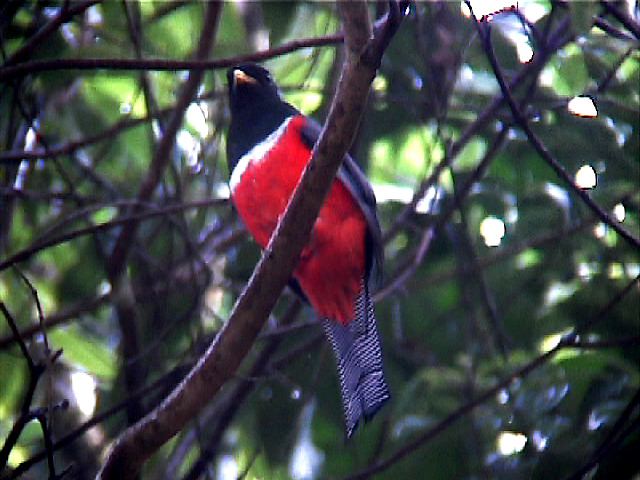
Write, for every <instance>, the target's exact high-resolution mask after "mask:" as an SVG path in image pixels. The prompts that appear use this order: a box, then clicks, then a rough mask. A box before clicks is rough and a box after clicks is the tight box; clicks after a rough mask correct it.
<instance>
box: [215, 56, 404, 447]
mask: <svg viewBox="0 0 640 480" xmlns="http://www.w3.org/2000/svg"><path fill="white" fill-rule="evenodd" d="M227 82H228V95H229V109H230V112H231V121H230V125H229V130H228V135H227V144H226V150H227V161H228V165H229V172H230V178H229V189H230V194H231V200H232V203H233V205H234V207H235V209H236V211H237V212H238V214H239V216H240V218H241V220H242V222H243V223H244V225H245V227H246V228H247V230H248V231H249V233H250V234H251V235H252V237H253V238H254V240H255V241H256V242H257V243H258V244H259V245H260V246H261V247H262V248H263V249H264V248H266V246H267V244H268V243H269V240H270V238H271V234H272V233H273V231H274V230H275V228H276V226H277V224H278V220H279V218H280V217H281V216H282V215H283V214H284V212H285V210H286V207H287V205H288V203H289V199H290V198H291V196H292V195H293V192H294V190H295V188H296V186H297V184H298V181H299V180H300V177H301V175H302V173H303V171H304V168H305V166H306V165H307V164H308V163H309V161H310V159H311V154H312V150H313V146H314V144H315V143H316V141H317V139H318V137H319V135H320V131H321V127H320V125H319V124H318V123H317V122H316V121H314V120H313V119H311V118H309V117H307V116H305V115H303V114H302V113H301V112H300V111H299V110H297V109H296V108H295V107H293V106H292V105H290V104H289V103H287V102H286V101H285V100H284V99H283V97H282V95H281V92H280V90H279V88H278V86H277V84H276V82H275V81H274V79H273V77H272V76H271V74H270V72H269V71H268V70H267V69H265V68H263V67H262V66H260V65H257V64H254V63H246V64H240V65H237V66H235V67H232V68H230V69H228V71H227ZM376 208H377V207H376V198H375V195H374V193H373V189H372V188H371V185H370V184H369V182H368V180H367V178H366V176H365V175H364V173H363V172H362V171H361V169H360V167H359V166H358V165H357V163H356V162H355V161H354V160H353V159H352V158H351V156H350V155H348V154H347V155H345V157H344V159H343V162H342V165H341V167H340V169H339V170H338V173H337V175H336V178H335V179H334V181H333V183H332V185H331V188H330V191H329V193H328V195H327V197H326V199H325V201H324V203H323V205H322V207H321V209H320V212H319V214H318V217H317V219H316V221H315V224H314V226H313V229H312V232H311V237H310V240H309V241H308V243H307V245H306V246H305V247H304V248H303V250H302V252H301V254H300V257H299V260H298V263H297V266H296V268H295V270H294V272H293V277H292V279H291V281H290V282H289V285H290V287H291V288H292V289H293V290H294V291H295V292H296V293H297V294H298V295H300V296H301V297H302V298H303V299H304V300H305V301H306V302H308V303H309V304H310V305H311V307H312V308H313V309H314V310H315V312H316V313H317V315H318V316H319V317H320V318H321V319H322V324H323V326H324V331H325V334H326V337H327V338H328V340H329V343H330V345H331V348H332V350H333V353H334V356H335V359H336V363H337V373H338V379H339V385H340V392H341V398H342V408H343V415H344V421H345V433H346V438H347V439H348V438H350V437H351V436H352V435H353V433H354V431H355V430H356V428H357V427H358V425H359V423H360V422H361V421H362V420H364V421H368V420H370V419H371V418H372V417H373V416H374V415H375V414H376V413H377V412H378V411H379V409H380V408H381V407H382V406H383V405H384V404H385V403H386V402H387V401H388V400H389V399H390V397H391V394H390V390H389V387H388V385H387V382H386V380H385V376H384V372H383V364H382V351H381V345H380V339H379V335H378V330H377V325H376V319H375V315H374V308H373V303H372V301H371V294H370V290H371V288H372V284H373V283H374V279H375V278H377V277H379V276H380V275H381V272H382V262H383V249H382V240H381V237H382V235H381V231H380V224H379V222H378V218H377V211H376Z"/></svg>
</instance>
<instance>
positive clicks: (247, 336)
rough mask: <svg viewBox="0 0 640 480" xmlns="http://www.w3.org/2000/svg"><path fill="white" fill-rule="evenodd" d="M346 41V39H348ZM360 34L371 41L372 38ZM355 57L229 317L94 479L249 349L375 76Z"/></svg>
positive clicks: (115, 470) (219, 379)
mask: <svg viewBox="0 0 640 480" xmlns="http://www.w3.org/2000/svg"><path fill="white" fill-rule="evenodd" d="M361 3H362V2H361ZM341 5H342V6H346V5H348V7H347V8H343V9H342V10H343V11H342V15H343V18H345V17H347V18H348V19H347V20H345V21H344V24H345V25H353V24H354V20H355V17H349V16H350V15H366V14H367V11H366V9H365V8H362V7H357V6H353V5H352V4H351V3H349V4H347V3H342V4H341ZM363 5H364V4H363ZM367 18H368V17H366V18H364V17H360V23H361V24H362V23H364V24H366V23H367V21H368V20H367ZM389 18H391V17H389ZM395 28H397V25H396V27H395ZM351 38H353V37H350V36H347V42H349V41H350V39H351ZM367 38H368V39H370V38H371V35H368V36H367ZM377 40H379V39H377ZM367 42H368V43H370V42H372V40H367ZM366 46H367V45H349V46H348V48H349V51H351V52H362V51H364V50H365V48H366ZM382 53H383V52H382V51H380V52H378V55H379V56H380V57H381V56H382ZM360 60H361V59H360V58H359V57H357V56H355V55H352V56H350V58H349V59H348V60H347V61H346V62H345V65H344V67H343V72H342V76H341V79H340V82H339V84H338V91H337V93H336V97H335V99H334V102H333V105H332V108H331V111H330V113H329V118H328V119H327V122H326V124H325V126H324V128H323V131H322V133H321V135H320V139H319V141H318V144H317V145H316V147H315V148H314V151H313V155H312V159H311V161H310V163H309V165H308V166H307V168H306V169H305V172H304V174H303V176H302V178H301V179H300V182H299V184H298V187H297V188H296V191H295V193H294V195H293V198H292V199H291V201H290V204H289V206H288V207H287V211H286V213H285V215H284V216H283V219H282V220H281V221H280V222H279V224H278V227H277V229H276V232H275V233H274V235H273V236H272V239H271V241H270V242H269V246H268V248H267V250H266V251H265V253H264V255H263V256H262V259H261V261H260V263H259V264H258V267H257V268H256V270H255V271H254V274H253V275H252V277H251V280H250V281H249V284H248V285H247V288H246V289H245V291H244V292H243V294H242V295H241V297H240V299H239V300H238V302H237V303H236V305H235V307H234V309H233V312H232V314H231V318H230V319H229V321H228V322H227V323H226V324H225V326H224V328H223V329H222V331H221V332H220V334H219V335H218V336H217V338H216V339H215V340H214V342H213V343H212V345H210V347H209V348H208V350H207V352H206V353H205V355H204V356H203V357H202V358H201V359H200V361H199V362H198V364H197V365H196V367H195V368H194V369H193V370H192V371H191V372H190V373H189V375H188V376H187V377H186V378H185V380H184V381H183V382H182V384H181V385H180V386H179V387H178V388H176V390H174V391H173V392H172V394H171V395H170V396H169V397H168V398H167V399H166V400H165V401H164V402H163V403H162V404H161V405H160V406H159V407H158V408H156V409H155V410H154V411H153V412H151V413H150V414H149V415H147V416H146V417H145V418H144V419H142V421H141V422H139V423H138V424H136V425H135V426H133V427H132V428H131V429H129V430H128V431H126V432H125V433H124V434H123V435H122V436H121V437H120V438H119V440H118V441H117V442H116V444H115V445H114V446H113V448H112V450H111V452H110V454H109V456H108V458H107V460H106V463H105V465H104V466H103V469H102V471H101V473H100V474H99V478H102V479H106V478H118V479H127V478H132V477H133V476H135V475H136V473H137V472H138V471H139V469H140V467H141V465H142V463H143V462H144V461H146V459H147V458H148V457H149V456H150V455H151V454H152V453H153V452H155V451H156V450H157V449H158V448H159V447H160V446H161V445H162V444H163V443H164V442H166V441H167V440H168V439H169V438H171V437H172V436H173V435H175V434H176V433H177V432H178V431H179V430H180V429H181V428H182V427H183V426H184V424H185V423H186V422H187V421H189V420H190V419H191V418H193V416H194V415H195V414H197V412H198V411H200V410H201V409H202V408H203V406H204V405H205V404H206V402H207V400H208V399H209V398H210V397H211V395H214V394H215V393H216V392H217V391H218V390H219V388H220V387H221V386H222V385H223V384H224V383H225V382H226V381H227V380H228V379H229V378H230V377H231V376H232V375H233V373H234V372H235V370H236V369H237V368H238V366H239V364H240V362H241V361H242V359H243V358H244V356H245V355H246V353H247V352H248V351H249V349H250V348H251V345H252V343H253V341H254V339H255V338H256V336H257V335H258V332H259V331H260V329H261V327H262V324H263V323H264V321H265V319H266V318H267V316H268V313H269V312H270V311H271V309H272V308H273V306H274V305H275V302H276V300H277V298H278V296H279V294H280V292H281V291H282V289H283V288H284V286H285V284H286V283H287V281H288V280H289V278H290V276H291V272H292V271H293V269H294V267H295V265H296V263H297V259H298V256H299V254H300V252H301V250H302V248H303V247H304V245H305V244H306V243H307V239H308V236H309V234H310V231H311V228H312V226H313V223H314V221H315V218H316V216H317V214H318V212H319V210H320V207H321V205H322V203H323V201H324V198H325V196H326V194H327V193H328V191H329V188H330V186H331V183H332V181H333V178H334V176H335V173H336V172H337V170H338V168H339V166H340V164H341V162H342V158H343V157H344V154H345V153H346V151H347V149H348V148H349V146H350V144H351V142H352V139H353V136H354V133H355V129H356V127H357V125H358V122H359V120H360V116H361V114H362V111H363V108H364V104H365V101H366V98H367V95H368V91H369V86H370V84H371V81H372V80H373V78H374V76H375V68H371V67H370V66H368V65H366V64H365V63H364V62H362V61H360Z"/></svg>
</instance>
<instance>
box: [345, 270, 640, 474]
mask: <svg viewBox="0 0 640 480" xmlns="http://www.w3.org/2000/svg"><path fill="white" fill-rule="evenodd" d="M639 280H640V277H636V278H634V279H633V280H632V281H631V282H629V283H628V284H627V285H626V286H625V287H624V288H623V289H622V290H621V291H620V292H618V293H617V294H616V295H615V296H614V297H613V298H612V299H611V300H610V301H609V302H608V303H607V304H606V305H605V306H604V307H603V308H602V309H601V310H600V311H599V312H598V313H596V315H594V316H593V317H591V318H590V319H589V320H587V321H586V322H584V323H583V324H581V325H578V326H576V328H575V329H574V331H573V333H570V334H568V335H566V336H565V337H564V338H563V339H562V340H561V341H560V342H559V343H558V344H557V345H556V346H555V347H554V348H552V349H551V350H549V351H547V352H545V353H543V354H542V355H539V356H537V357H536V358H534V359H533V360H531V361H529V362H528V363H526V364H525V365H523V366H522V367H520V368H517V369H516V370H514V371H513V372H512V373H511V374H510V375H508V376H507V377H505V378H503V379H502V380H501V381H499V382H498V383H497V384H496V385H494V386H493V387H491V388H489V389H487V390H485V391H484V392H483V393H481V394H480V395H478V396H477V397H475V398H473V399H471V400H470V401H469V402H467V403H465V404H464V405H462V406H460V407H459V408H457V409H456V410H454V411H453V412H451V413H450V414H449V415H448V416H447V417H445V418H444V419H443V420H441V421H440V422H439V423H437V424H436V425H435V426H433V427H432V428H430V429H428V430H426V431H424V432H423V433H422V434H420V435H418V436H417V437H416V438H414V439H413V440H410V441H409V442H407V443H406V444H405V445H404V446H402V447H400V448H398V449H397V450H396V451H395V452H393V453H392V454H391V455H389V456H388V457H387V458H385V459H383V460H381V461H379V462H377V463H375V464H373V465H370V466H368V467H366V468H364V469H362V470H360V471H359V472H356V473H354V474H352V475H349V476H347V477H346V478H345V479H344V480H361V479H365V478H369V477H371V476H373V475H375V474H377V473H380V472H383V471H385V470H387V469H388V468H390V467H391V466H393V465H394V464H396V463H398V462H399V461H400V460H402V459H403V458H405V457H406V456H407V455H409V454H411V453H413V452H415V451H416V450H417V449H418V448H420V447H423V446H424V445H425V444H427V443H429V442H430V441H431V440H433V439H434V438H436V437H437V436H438V435H440V434H441V433H442V432H444V431H446V430H447V429H448V428H449V427H450V426H451V425H453V424H454V423H456V422H458V421H459V420H461V419H462V418H463V417H465V416H466V415H468V414H469V413H471V412H472V411H473V410H474V409H475V408H476V407H478V406H480V405H482V404H483V403H485V402H488V401H490V400H491V399H493V398H495V396H496V395H497V393H498V392H500V390H502V389H504V388H507V387H508V386H509V385H510V384H511V383H512V382H513V380H514V379H516V378H518V379H523V378H525V377H526V376H527V375H529V374H530V373H531V372H533V371H534V370H536V369H538V368H540V367H541V366H542V365H544V364H545V363H547V362H548V361H549V360H551V359H552V358H553V357H554V356H555V355H556V354H557V353H558V352H560V351H561V350H563V349H566V348H575V346H576V345H575V342H576V339H577V338H578V336H579V335H581V334H583V333H585V331H586V329H588V328H590V327H592V326H593V325H595V324H596V323H598V322H600V321H602V320H603V319H605V318H607V316H608V314H609V313H610V312H611V310H612V309H613V308H614V307H616V306H617V305H618V304H619V303H620V302H621V301H622V300H623V299H624V298H625V297H626V296H627V295H628V294H629V293H630V292H631V291H632V290H633V289H634V287H636V288H637V285H638V281H639Z"/></svg>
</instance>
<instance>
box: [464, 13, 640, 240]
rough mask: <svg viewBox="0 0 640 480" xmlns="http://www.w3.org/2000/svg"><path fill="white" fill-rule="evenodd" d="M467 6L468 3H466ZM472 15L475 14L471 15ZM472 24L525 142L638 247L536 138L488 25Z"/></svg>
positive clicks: (629, 234)
mask: <svg viewBox="0 0 640 480" xmlns="http://www.w3.org/2000/svg"><path fill="white" fill-rule="evenodd" d="M469 8H471V7H469ZM474 19H475V17H474ZM475 24H476V28H477V30H478V34H479V36H480V39H481V40H482V44H483V46H484V49H485V53H486V55H487V58H488V60H489V63H490V64H491V68H492V69H493V72H494V75H495V77H496V80H497V81H498V84H499V85H500V90H501V91H502V94H503V96H504V98H505V100H506V101H507V104H508V105H509V109H510V110H511V114H512V115H513V119H514V120H515V122H516V123H517V124H518V126H520V128H522V130H523V131H524V133H525V134H526V136H527V138H528V139H529V143H530V144H531V146H533V148H534V149H535V151H536V152H538V155H540V156H541V157H542V159H543V160H544V161H545V162H547V164H548V165H549V166H550V167H551V168H552V169H553V171H554V172H555V173H556V175H558V177H560V179H561V180H562V181H564V183H566V184H567V186H568V187H569V188H570V189H571V190H572V191H573V192H574V193H575V194H576V195H577V196H578V197H580V199H581V200H582V201H583V202H584V204H585V205H586V206H587V207H589V209H590V210H591V211H592V212H593V213H594V214H595V215H596V216H597V217H598V218H599V219H600V220H602V221H603V222H604V223H606V224H607V225H608V226H610V227H611V228H612V229H613V230H615V231H616V233H618V235H620V236H621V237H622V238H624V239H625V240H626V241H627V242H628V243H629V244H631V245H632V246H633V247H635V248H636V249H640V239H638V238H637V237H636V236H635V235H633V234H632V233H631V232H629V231H628V230H627V229H625V228H624V227H623V226H622V225H620V223H619V222H618V221H617V220H616V219H615V218H613V216H612V215H611V214H609V213H608V212H606V211H605V210H603V209H602V208H601V207H600V206H599V205H598V204H597V203H596V202H595V201H594V200H593V199H592V198H591V196H590V195H589V194H588V193H587V192H586V191H585V190H583V189H581V188H580V187H578V186H577V185H576V184H575V182H574V181H573V179H572V178H571V176H570V175H569V173H567V171H566V170H565V168H564V167H563V166H562V164H561V163H560V162H559V161H558V160H557V159H556V158H555V157H554V156H553V155H552V154H551V152H549V150H548V149H547V147H546V145H545V144H544V143H543V142H542V140H540V138H539V137H538V136H537V135H536V134H535V133H534V131H533V130H532V129H531V126H530V125H529V121H528V120H527V118H526V116H525V114H524V113H523V112H522V110H521V109H520V107H519V106H518V104H517V103H516V100H515V99H514V97H513V94H512V93H511V90H510V88H509V86H508V85H507V82H506V80H505V78H504V75H503V74H502V70H501V68H500V65H499V64H498V60H497V58H496V55H495V52H494V50H493V45H492V42H491V26H490V25H489V24H488V23H486V22H482V21H478V20H477V19H475Z"/></svg>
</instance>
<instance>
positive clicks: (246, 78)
mask: <svg viewBox="0 0 640 480" xmlns="http://www.w3.org/2000/svg"><path fill="white" fill-rule="evenodd" d="M233 80H234V81H235V83H236V85H242V84H251V83H254V84H255V83H258V81H257V80H256V79H255V78H253V77H252V76H251V75H248V74H246V73H245V72H243V71H242V70H240V69H239V68H237V69H235V70H234V71H233Z"/></svg>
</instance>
